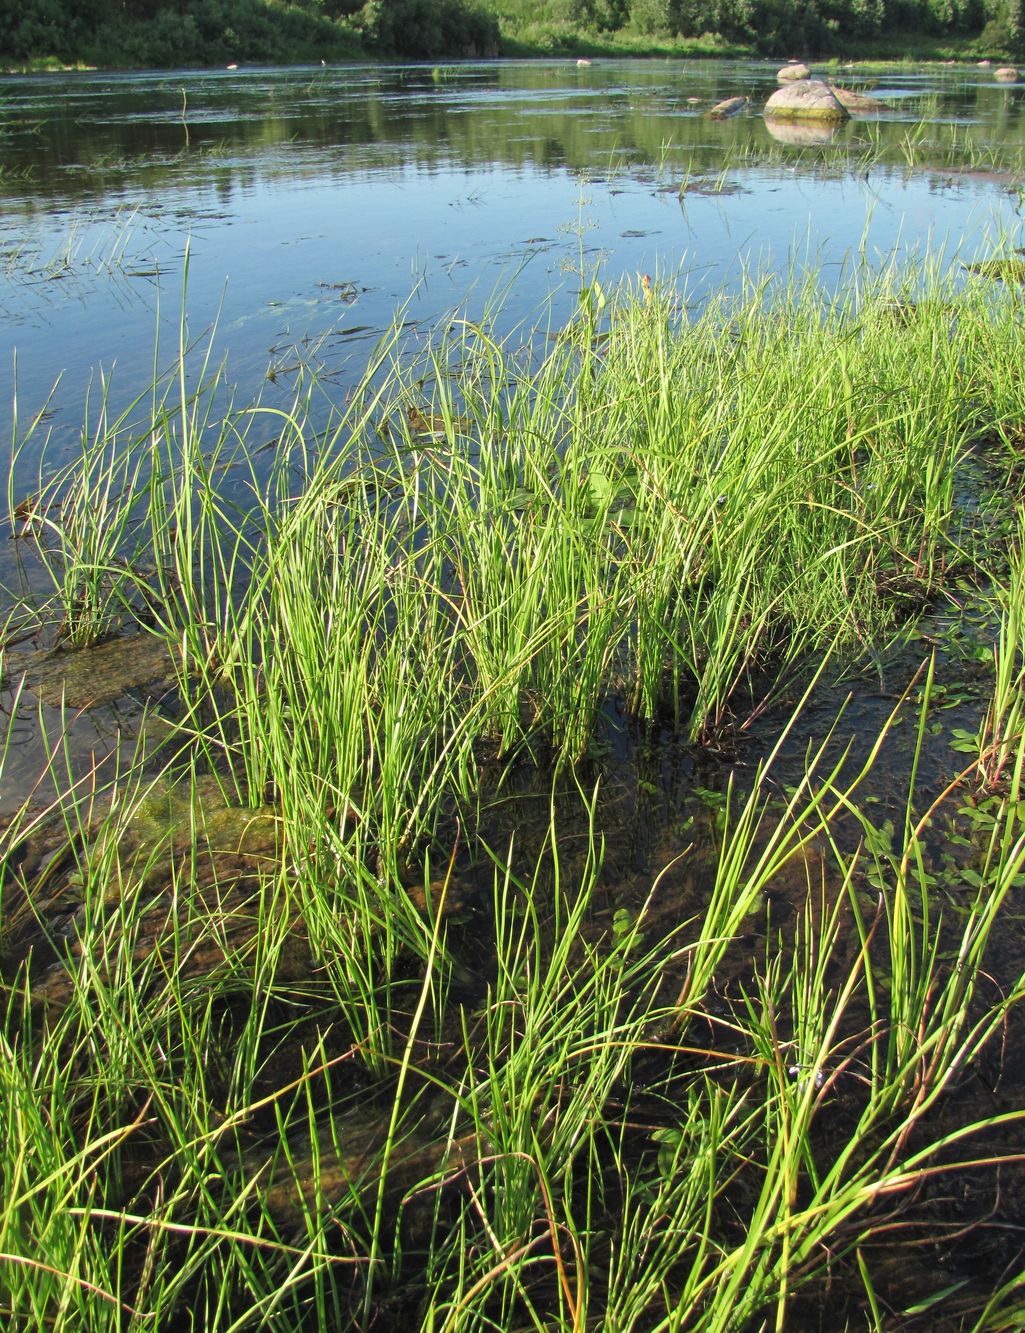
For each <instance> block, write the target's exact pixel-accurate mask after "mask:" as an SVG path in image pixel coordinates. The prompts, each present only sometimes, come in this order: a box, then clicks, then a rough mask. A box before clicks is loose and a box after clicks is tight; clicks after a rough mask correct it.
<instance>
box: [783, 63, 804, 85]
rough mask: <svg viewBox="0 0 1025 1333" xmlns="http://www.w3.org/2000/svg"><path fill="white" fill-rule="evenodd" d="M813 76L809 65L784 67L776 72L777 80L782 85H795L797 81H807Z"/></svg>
mask: <svg viewBox="0 0 1025 1333" xmlns="http://www.w3.org/2000/svg"><path fill="white" fill-rule="evenodd" d="M810 75H811V70H810V69H809V68H808V66H807V65H798V64H796V63H795V64H791V65H784V66H783V68H782V69H779V70H777V71H776V78H777V79H778V80H779V82H780V83H794V82H795V81H796V80H797V79H807V78H808V77H809V76H810Z"/></svg>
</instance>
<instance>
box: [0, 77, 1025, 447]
mask: <svg viewBox="0 0 1025 1333" xmlns="http://www.w3.org/2000/svg"><path fill="white" fill-rule="evenodd" d="M776 69H777V65H776V63H767V62H753V61H741V62H737V61H705V62H686V61H671V62H670V61H598V62H595V63H593V64H591V65H585V66H578V65H577V63H576V62H575V61H546V62H523V61H519V62H517V61H501V62H492V63H487V64H484V63H480V64H459V65H450V66H440V67H435V66H429V65H412V66H373V67H368V66H339V67H331V68H321V67H317V68H300V69H296V68H290V69H262V68H261V69H239V70H230V71H229V70H219V71H203V72H196V71H183V72H171V73H168V72H161V73H121V74H97V73H69V74H60V75H45V76H31V77H6V78H3V79H0V144H2V148H3V158H2V161H3V166H2V170H0V195H2V199H3V209H2V216H0V312H2V332H0V403H3V405H4V408H5V409H6V408H7V407H8V405H9V404H10V403H11V401H12V397H13V375H14V356H15V353H16V356H17V387H18V395H19V411H20V415H21V419H22V420H23V421H24V420H25V419H27V418H28V416H29V415H30V414H31V413H32V412H34V411H35V410H37V409H38V407H39V406H40V405H41V404H42V403H43V402H45V401H46V398H47V394H48V393H49V391H50V390H51V388H52V387H53V385H54V383H55V382H56V381H57V379H58V377H60V387H59V390H58V392H57V394H56V395H55V397H54V399H53V401H52V404H51V406H52V410H53V415H52V417H51V428H52V430H53V431H54V432H55V435H56V437H57V439H56V441H55V443H56V444H57V446H58V450H57V451H59V437H60V435H61V434H62V433H64V432H66V433H67V437H68V440H69V441H70V440H72V439H73V438H74V435H75V433H76V431H77V430H78V428H79V426H80V423H81V419H82V403H83V399H84V395H85V391H86V386H87V384H88V382H89V380H90V377H95V376H96V375H97V374H98V373H99V372H100V371H101V370H102V371H103V372H104V373H109V372H110V371H111V370H112V368H113V367H115V366H116V371H115V385H116V386H117V392H118V393H120V394H121V395H123V396H124V397H125V398H127V397H130V396H132V395H133V394H135V393H138V392H139V391H140V390H142V389H144V388H145V387H146V386H147V385H148V384H149V383H150V381H151V378H152V372H153V367H154V358H155V355H156V361H157V364H160V363H161V360H163V362H165V363H166V362H167V361H168V360H169V359H170V357H171V354H172V353H173V351H174V350H175V348H176V345H177V338H178V325H179V319H180V315H181V312H182V310H183V308H184V310H185V311H186V312H187V322H188V330H189V335H190V337H192V338H196V337H199V336H201V335H203V334H204V333H206V332H208V331H209V330H211V329H212V328H213V327H214V326H215V325H216V335H215V341H214V346H215V357H216V358H218V359H219V358H220V357H222V356H223V357H226V358H227V362H228V378H229V380H230V381H231V382H232V383H233V384H236V385H238V386H239V388H240V390H241V392H242V396H243V397H244V398H248V397H250V396H252V394H254V393H255V392H256V391H257V390H258V389H259V387H260V386H261V385H262V384H264V382H265V381H266V379H267V377H268V375H269V376H270V378H271V379H272V380H273V383H274V390H272V391H271V392H274V391H276V392H281V393H284V394H285V395H287V393H288V391H289V377H290V374H291V373H292V372H293V371H294V368H295V366H296V365H297V364H298V363H299V362H301V361H305V362H307V363H313V364H315V365H316V366H317V368H318V369H319V370H320V371H321V372H322V373H327V374H329V375H330V376H332V377H335V378H336V379H337V380H338V381H340V382H344V381H345V380H346V379H347V378H348V377H349V376H350V375H352V374H353V373H355V371H356V370H358V368H359V365H360V362H361V358H362V357H364V356H365V355H366V349H367V344H368V342H372V341H373V340H374V339H375V338H376V337H377V336H378V334H379V333H380V331H381V330H382V329H383V328H384V327H386V326H387V325H388V323H389V322H390V320H391V319H392V318H393V317H394V316H395V313H396V311H397V310H398V309H399V307H400V306H403V305H404V303H408V304H406V305H405V317H406V318H407V320H408V321H409V322H410V323H411V325H414V326H416V327H418V328H420V329H423V328H425V327H429V326H430V325H431V324H432V323H433V322H434V321H436V320H438V319H439V318H443V317H444V316H445V314H446V313H447V312H449V311H451V310H453V309H461V310H465V311H467V312H468V313H469V314H470V315H471V317H472V316H474V315H478V314H480V313H481V312H482V311H483V310H484V309H485V308H486V307H487V306H488V305H489V304H491V303H493V302H494V301H495V299H496V295H497V294H498V293H501V300H502V302H503V319H504V320H505V321H506V322H507V323H508V324H509V325H510V326H511V325H513V324H515V322H516V321H518V320H529V319H530V318H531V317H532V315H533V314H534V313H535V312H536V311H537V309H538V307H539V306H540V305H541V304H543V302H544V301H545V300H546V299H547V298H548V297H549V295H550V294H551V293H553V292H554V293H556V294H557V295H556V297H555V300H556V304H557V305H558V303H559V302H562V303H564V304H565V305H566V306H567V307H569V306H571V305H572V303H573V301H574V300H575V299H576V292H577V291H578V289H579V286H580V274H581V272H583V273H584V274H585V275H587V276H588V277H590V276H593V275H594V274H595V273H598V274H600V275H601V278H602V280H603V281H606V280H614V279H616V278H619V277H620V276H625V277H627V278H631V279H633V280H634V281H636V280H637V278H638V277H639V275H641V274H643V273H650V274H658V275H661V276H662V277H663V278H668V279H671V280H673V281H676V282H678V283H679V285H680V286H681V288H683V289H685V291H686V293H687V297H688V299H690V300H700V299H701V296H702V294H703V293H704V292H707V291H708V290H709V289H712V288H718V287H721V286H725V287H730V286H732V285H735V284H736V283H737V282H738V280H739V279H740V277H741V275H742V274H743V273H745V272H748V273H750V272H752V271H764V270H777V271H778V270H782V269H787V268H789V267H791V266H792V265H794V264H797V265H798V266H810V267H814V268H816V269H817V270H819V271H820V273H821V274H822V276H823V278H824V280H825V281H827V282H828V281H829V280H830V275H831V274H835V273H836V272H837V271H838V270H839V267H840V266H841V265H842V264H843V263H844V262H845V261H847V262H850V261H852V260H853V259H857V258H859V257H864V258H866V259H868V260H869V261H870V262H872V263H879V262H883V261H884V260H885V258H886V257H888V256H891V255H899V256H901V257H907V256H908V255H913V254H916V253H923V252H924V251H926V250H929V251H930V252H933V253H936V254H942V255H945V256H946V257H947V258H949V257H950V256H951V255H954V254H959V255H961V256H962V257H965V258H969V259H971V258H977V257H980V256H985V255H988V254H990V253H992V252H993V246H994V237H995V236H997V235H998V234H999V235H1001V236H1002V237H1003V238H1004V240H1005V242H1009V243H1010V244H1014V243H1016V237H1017V229H1018V227H1019V223H1020V211H1021V199H1022V194H1021V182H1022V181H1023V179H1025V177H1023V175H1022V166H1023V161H1025V112H1023V106H1025V85H1004V84H1001V83H999V82H996V81H995V80H994V78H993V71H992V70H991V69H988V68H977V67H974V66H953V67H946V68H945V67H943V66H930V67H917V68H916V67H914V66H910V65H909V66H906V67H899V68H895V67H890V68H888V69H879V70H876V71H873V70H871V69H870V68H867V67H859V68H858V69H856V70H855V69H843V68H836V69H833V70H827V69H823V70H817V71H815V72H816V73H822V74H824V75H826V76H828V77H833V78H835V79H836V80H837V81H838V82H842V83H844V84H845V85H846V86H849V87H852V88H857V89H860V90H861V91H863V92H867V93H868V94H869V95H870V96H872V97H873V98H874V99H877V100H878V101H879V104H880V110H879V113H878V115H868V116H856V117H855V118H854V119H852V120H851V121H850V122H849V123H848V124H846V125H845V126H843V127H842V128H840V129H839V130H837V131H836V132H835V133H830V132H829V131H825V132H823V133H822V134H821V135H820V136H818V137H820V138H821V139H823V140H824V141H823V142H812V143H810V144H809V143H805V144H794V143H793V142H787V141H781V140H780V138H779V135H780V134H781V133H785V132H786V131H785V130H783V131H774V132H770V128H769V127H768V126H767V124H766V122H765V120H764V119H763V117H762V115H761V107H762V106H763V105H764V101H765V99H766V97H767V96H768V95H769V93H770V92H771V91H772V90H773V89H774V88H775V87H776ZM738 94H743V95H746V96H748V97H749V98H750V103H749V106H748V108H747V110H746V111H745V112H744V113H743V114H741V115H740V116H737V117H735V118H731V119H728V120H714V119H710V118H708V116H707V114H706V113H707V111H708V110H709V108H710V107H711V106H713V105H714V104H715V103H716V102H717V101H719V100H720V99H722V98H726V97H731V96H735V95H738ZM186 266H187V269H188V273H187V279H186ZM155 347H158V350H157V352H156V354H155V351H154V349H155ZM51 447H53V446H51ZM55 452H56V451H55Z"/></svg>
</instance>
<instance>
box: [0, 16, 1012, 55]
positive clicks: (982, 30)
mask: <svg viewBox="0 0 1025 1333" xmlns="http://www.w3.org/2000/svg"><path fill="white" fill-rule="evenodd" d="M1023 3H1025V0H540V3H533V0H530V2H529V3H528V0H174V2H173V3H170V2H169V0H125V2H124V3H123V4H121V5H117V6H113V5H110V4H108V3H107V0H76V3H71V2H70V0H25V3H23V4H20V5H17V6H15V5H13V4H10V3H8V4H6V5H4V6H0V59H3V60H4V61H6V62H8V63H17V62H25V61H32V60H39V59H41V58H55V59H58V60H61V61H82V60H85V61H88V62H91V63H97V64H107V65H109V64H123V65H153V66H170V65H175V66H180V65H183V64H199V65H208V64H221V63H231V62H234V61H248V62H253V61H267V62H272V61H286V60H318V59H341V58H347V57H353V56H361V55H366V56H401V57H405V58H410V59H416V58H423V57H427V58H433V57H437V56H456V57H480V56H490V55H496V54H498V52H499V50H500V47H502V48H504V49H507V50H511V49H515V50H517V51H520V52H530V51H536V52H543V51H564V52H569V51H573V50H580V49H586V48H587V46H588V44H589V43H591V44H593V43H595V42H602V41H604V42H606V43H607V42H608V41H609V40H612V41H613V42H615V43H617V44H618V43H625V44H627V45H628V46H629V47H630V48H631V49H644V47H645V44H647V45H648V46H649V47H650V48H651V49H655V47H656V46H658V47H660V48H661V45H662V44H664V43H665V42H666V41H671V42H676V43H681V42H685V43H687V44H688V47H689V48H691V47H693V46H694V45H695V44H696V45H697V47H698V49H703V48H704V47H711V49H715V48H716V47H717V46H718V47H720V48H721V47H723V46H725V45H732V46H734V47H735V46H736V45H737V44H740V45H741V46H743V47H746V48H748V49H751V50H757V51H761V52H775V53H779V54H794V53H800V52H805V53H807V52H816V53H822V52H838V51H841V50H846V49H849V47H850V45H851V44H852V43H853V44H855V45H857V44H858V43H861V44H864V43H866V42H868V43H871V42H872V41H873V40H880V39H882V40H883V41H886V40H887V39H889V40H890V41H892V43H893V45H894V47H895V48H900V49H901V50H903V49H904V38H903V37H900V36H898V35H899V34H907V33H914V34H916V35H917V36H918V37H919V39H920V38H921V37H922V36H923V35H924V36H926V37H930V36H931V37H935V38H938V39H939V38H947V39H949V38H953V39H958V40H963V39H965V38H978V39H979V40H980V43H981V46H982V47H985V49H987V50H988V51H990V52H994V53H995V52H1007V53H1014V52H1015V51H1021V50H1023V49H1025V47H1023V41H1025V35H1023V34H1025V21H1023V14H1022V8H1023ZM638 44H639V46H638Z"/></svg>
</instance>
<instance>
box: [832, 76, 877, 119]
mask: <svg viewBox="0 0 1025 1333" xmlns="http://www.w3.org/2000/svg"><path fill="white" fill-rule="evenodd" d="M829 86H830V88H832V90H833V95H834V96H835V97H836V100H837V101H838V102H839V103H840V104H841V106H845V107H846V108H847V110H848V111H858V112H861V113H862V114H874V113H875V112H877V111H882V110H884V108H885V107H886V103H885V102H880V101H879V100H878V99H877V98H875V97H866V96H865V94H864V93H859V92H855V90H854V89H853V88H840V87H838V86H837V85H836V84H835V83H831V84H830V85H829Z"/></svg>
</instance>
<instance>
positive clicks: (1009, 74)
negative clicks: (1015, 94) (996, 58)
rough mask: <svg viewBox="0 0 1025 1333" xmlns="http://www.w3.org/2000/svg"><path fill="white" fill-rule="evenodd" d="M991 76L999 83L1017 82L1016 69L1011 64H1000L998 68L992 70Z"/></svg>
mask: <svg viewBox="0 0 1025 1333" xmlns="http://www.w3.org/2000/svg"><path fill="white" fill-rule="evenodd" d="M993 77H994V79H997V80H998V81H999V82H1000V83H1017V82H1018V71H1017V70H1016V69H1015V67H1014V66H1013V65H1001V66H1000V68H999V69H995V70H994V71H993Z"/></svg>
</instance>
